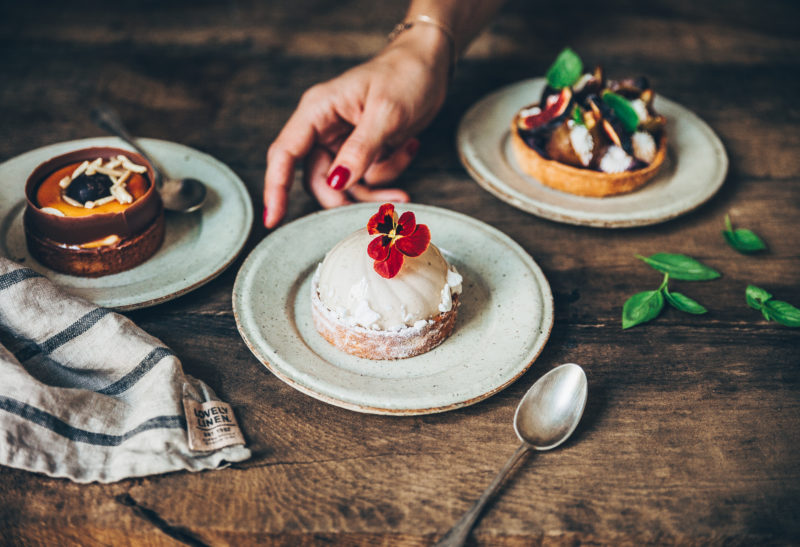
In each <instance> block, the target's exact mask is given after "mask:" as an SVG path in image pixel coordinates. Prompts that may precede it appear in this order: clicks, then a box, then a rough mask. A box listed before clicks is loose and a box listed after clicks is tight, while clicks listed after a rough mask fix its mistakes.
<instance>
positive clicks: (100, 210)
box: [24, 147, 164, 277]
mask: <svg viewBox="0 0 800 547" xmlns="http://www.w3.org/2000/svg"><path fill="white" fill-rule="evenodd" d="M154 181H155V172H154V170H153V167H152V166H151V165H150V164H149V163H148V162H147V160H145V159H144V158H143V157H142V156H141V155H139V154H136V153H134V152H129V151H127V150H122V149H119V148H111V147H98V148H85V149H81V150H75V151H73V152H69V153H67V154H64V155H61V156H58V157H55V158H52V159H50V160H48V161H46V162H44V163H43V164H41V165H40V166H39V167H37V168H36V169H35V170H34V171H33V173H32V174H31V175H30V177H29V178H28V181H27V183H26V184H25V197H26V200H27V207H26V209H25V215H24V226H25V237H26V241H27V245H28V250H29V251H30V253H31V255H33V257H34V258H36V259H37V260H38V261H39V262H41V263H42V264H44V265H45V266H47V267H49V268H51V269H53V270H56V271H58V272H62V273H66V274H71V275H77V276H86V277H99V276H102V275H108V274H113V273H118V272H121V271H124V270H128V269H130V268H133V267H134V266H137V265H138V264H141V263H142V262H144V261H145V260H147V259H148V258H150V257H151V256H152V255H153V254H155V252H156V251H157V250H158V248H159V247H160V246H161V244H162V242H163V241H164V208H163V205H162V203H161V197H160V196H159V194H158V191H157V190H156V188H155V183H154Z"/></svg>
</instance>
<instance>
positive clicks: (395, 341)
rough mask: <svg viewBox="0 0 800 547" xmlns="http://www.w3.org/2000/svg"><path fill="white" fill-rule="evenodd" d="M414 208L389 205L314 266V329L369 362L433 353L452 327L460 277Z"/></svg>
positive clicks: (312, 298) (385, 205)
mask: <svg viewBox="0 0 800 547" xmlns="http://www.w3.org/2000/svg"><path fill="white" fill-rule="evenodd" d="M430 240H431V234H430V230H429V229H428V227H427V226H426V225H425V224H417V223H416V219H415V216H414V213H412V212H410V211H406V212H404V213H403V214H402V215H400V216H399V217H398V215H397V213H396V212H395V210H394V206H393V205H392V204H388V203H387V204H384V205H382V206H381V207H380V209H379V211H378V213H376V214H375V215H373V216H372V217H371V218H370V219H369V222H368V223H367V227H366V228H362V229H361V230H358V231H356V232H354V233H353V234H351V235H349V236H347V237H346V238H344V239H343V240H342V241H340V242H339V243H338V244H337V245H336V246H335V247H333V249H331V250H330V251H329V252H328V254H327V255H326V256H325V259H324V260H323V261H322V263H321V264H320V265H319V266H318V267H317V271H316V273H315V275H314V277H313V280H312V286H311V308H312V317H313V320H314V325H315V327H316V329H317V331H318V332H319V333H320V334H321V335H322V336H323V337H324V338H325V339H326V340H327V341H328V342H330V343H331V344H333V345H334V346H336V347H337V348H339V349H341V350H343V351H345V352H347V353H350V354H352V355H356V356H358V357H363V358H366V359H403V358H406V357H412V356H414V355H419V354H421V353H425V352H427V351H430V350H431V349H433V348H434V347H436V346H438V345H439V344H441V343H442V342H443V341H444V340H445V339H446V338H447V337H448V336H449V335H450V333H451V332H452V331H453V327H454V326H455V321H456V315H457V313H458V306H459V296H460V294H461V288H462V277H461V275H460V274H459V273H458V272H457V271H456V269H455V267H454V266H451V265H449V264H448V263H447V261H446V260H445V258H444V257H443V256H442V253H441V252H440V251H439V249H437V248H436V246H435V245H433V244H432V243H431V242H430Z"/></svg>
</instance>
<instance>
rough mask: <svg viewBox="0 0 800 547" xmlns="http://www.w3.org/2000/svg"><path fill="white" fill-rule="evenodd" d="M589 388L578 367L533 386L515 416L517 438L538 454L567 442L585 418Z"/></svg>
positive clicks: (562, 370) (550, 375) (559, 371)
mask: <svg viewBox="0 0 800 547" xmlns="http://www.w3.org/2000/svg"><path fill="white" fill-rule="evenodd" d="M587 395H588V385H587V382H586V374H585V373H584V372H583V369H582V368H581V367H579V366H578V365H576V364H574V363H567V364H566V365H561V366H560V367H557V368H554V369H553V370H551V371H550V372H548V373H547V374H545V375H544V376H542V377H541V378H539V380H538V381H537V382H536V383H535V384H533V386H531V388H530V389H529V390H528V392H527V393H526V394H525V396H524V397H523V398H522V400H521V401H520V402H519V405H518V406H517V411H516V412H515V413H514V431H516V433H517V437H519V440H521V441H522V442H524V443H527V444H529V445H530V446H531V447H533V448H535V449H536V450H550V449H551V448H555V447H557V446H558V445H560V444H561V443H563V442H564V441H566V440H567V439H568V438H569V436H570V435H572V432H573V431H575V428H576V427H578V422H580V420H581V416H582V415H583V409H584V408H585V407H586V398H587Z"/></svg>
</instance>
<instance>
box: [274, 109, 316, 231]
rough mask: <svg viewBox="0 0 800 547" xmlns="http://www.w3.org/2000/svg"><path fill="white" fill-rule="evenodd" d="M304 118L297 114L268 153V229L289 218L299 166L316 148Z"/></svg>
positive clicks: (301, 114)
mask: <svg viewBox="0 0 800 547" xmlns="http://www.w3.org/2000/svg"><path fill="white" fill-rule="evenodd" d="M304 118H305V116H304V114H303V112H301V111H300V110H299V109H298V110H296V111H295V113H294V114H292V117H291V118H289V121H288V122H287V123H286V126H284V128H283V130H282V131H281V132H280V134H279V135H278V138H277V139H275V141H274V142H273V143H272V145H271V146H270V147H269V150H268V151H267V171H266V173H265V174H264V225H265V226H266V227H267V228H273V227H275V226H276V225H277V224H278V222H280V221H281V219H282V218H283V216H284V215H285V214H286V199H287V196H288V194H289V188H290V187H291V185H292V179H293V178H294V166H295V163H296V162H297V160H299V159H300V158H302V157H303V156H305V155H306V154H308V152H309V150H310V149H311V147H312V146H313V144H314V138H315V130H314V127H313V126H312V125H311V124H309V123H306V122H305V119H304Z"/></svg>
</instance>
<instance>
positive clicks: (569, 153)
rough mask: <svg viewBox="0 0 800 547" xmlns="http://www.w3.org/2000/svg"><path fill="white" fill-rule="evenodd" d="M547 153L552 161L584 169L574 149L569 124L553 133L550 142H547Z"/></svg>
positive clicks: (563, 125)
mask: <svg viewBox="0 0 800 547" xmlns="http://www.w3.org/2000/svg"><path fill="white" fill-rule="evenodd" d="M545 151H546V152H547V155H548V156H549V157H550V159H553V160H556V161H559V162H561V163H566V164H567V165H574V166H575V167H583V163H581V159H580V157H579V156H578V154H577V153H576V152H575V150H574V149H573V147H572V141H571V140H570V128H569V125H568V124H567V123H562V124H561V125H560V126H558V128H557V129H556V130H555V131H553V134H552V135H551V136H550V140H549V141H547V146H546V147H545Z"/></svg>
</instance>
